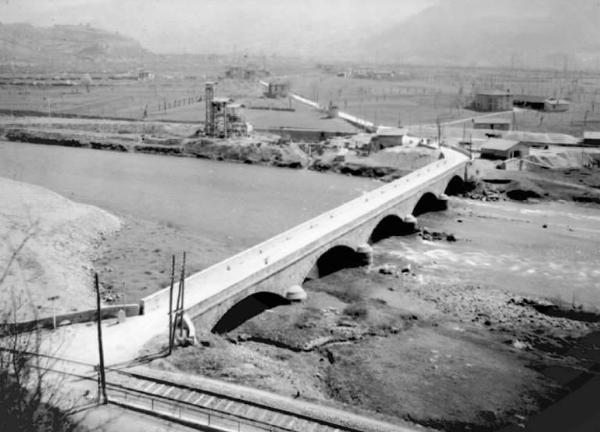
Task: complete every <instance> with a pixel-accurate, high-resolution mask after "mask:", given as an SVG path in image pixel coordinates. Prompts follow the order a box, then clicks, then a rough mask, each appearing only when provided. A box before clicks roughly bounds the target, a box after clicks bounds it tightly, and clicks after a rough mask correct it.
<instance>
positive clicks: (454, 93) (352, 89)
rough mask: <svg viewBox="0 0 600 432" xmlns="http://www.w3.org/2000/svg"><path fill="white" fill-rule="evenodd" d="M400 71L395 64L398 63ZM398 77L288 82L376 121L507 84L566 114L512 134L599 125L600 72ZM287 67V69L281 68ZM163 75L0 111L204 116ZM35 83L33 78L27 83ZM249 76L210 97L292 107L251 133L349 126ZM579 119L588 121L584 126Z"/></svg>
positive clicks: (523, 116) (546, 116) (417, 115)
mask: <svg viewBox="0 0 600 432" xmlns="http://www.w3.org/2000/svg"><path fill="white" fill-rule="evenodd" d="M397 69H401V68H400V67H398V68H397ZM407 71H408V72H406V73H404V74H402V75H401V78H398V79H396V80H390V81H386V80H376V79H347V78H342V77H338V76H336V75H335V74H333V73H326V72H324V71H321V70H319V69H317V68H312V69H309V68H304V69H302V70H301V71H300V69H297V72H296V73H295V74H291V75H290V74H288V75H282V76H280V77H279V78H278V79H286V80H289V81H290V83H291V85H292V91H293V92H295V93H298V94H300V95H302V96H305V97H307V98H309V99H312V100H315V101H318V102H319V103H320V104H321V105H322V106H327V105H328V104H329V103H330V102H331V103H333V104H335V105H337V106H338V107H339V108H340V109H341V110H343V111H346V112H348V113H350V114H353V115H355V116H358V117H360V118H364V119H367V120H370V121H373V122H374V123H376V124H382V125H388V126H396V125H399V124H401V125H419V124H433V123H435V122H436V121H437V120H438V119H439V120H440V121H441V122H449V121H455V120H457V119H470V118H472V117H474V116H476V115H478V113H475V112H473V111H470V110H468V109H465V107H466V106H468V104H469V101H470V98H471V97H472V93H473V92H474V91H477V90H478V89H489V88H496V89H511V92H512V93H527V94H537V95H545V96H547V97H558V98H567V99H569V100H570V101H571V109H570V111H569V112H566V113H541V112H536V111H526V112H519V113H518V114H517V115H516V121H517V127H518V129H519V130H529V131H534V132H559V133H568V134H572V135H575V136H581V135H582V133H583V130H584V129H585V130H600V78H599V77H596V76H593V75H589V74H584V73H577V72H572V73H559V72H556V71H517V70H487V69H467V68H464V69H456V68H454V69H451V68H425V67H422V68H407ZM288 72H294V71H288ZM189 78H190V77H186V76H183V75H178V76H172V75H160V76H159V77H158V78H157V79H156V80H154V81H135V80H112V79H107V78H101V79H95V80H94V82H93V84H92V85H90V86H89V88H87V89H86V88H85V86H82V85H77V86H71V87H67V86H63V87H53V86H47V85H46V86H45V85H40V84H38V85H29V86H23V85H18V86H17V85H9V84H4V85H0V110H2V111H4V112H8V113H10V112H11V111H34V112H38V113H44V114H47V115H48V114H49V115H83V116H94V117H109V118H127V119H140V120H141V119H143V118H144V117H146V118H147V119H150V120H168V121H184V122H202V121H203V119H204V102H203V101H202V100H200V98H202V97H203V96H204V79H203V78H202V79H201V78H199V77H196V79H189ZM31 82H32V84H33V80H32V81H31ZM263 91H264V89H263V88H262V87H261V86H260V85H259V84H258V83H257V82H254V81H242V80H231V79H221V80H219V81H218V85H217V90H216V94H217V95H218V96H229V97H232V98H233V99H235V100H236V101H238V102H241V103H243V104H245V105H246V106H247V107H252V106H254V107H256V106H259V107H269V106H272V107H279V108H290V107H291V108H294V109H295V111H294V112H290V111H276V110H256V109H247V110H246V116H247V119H248V121H250V122H251V123H253V124H254V125H255V127H256V128H258V129H278V128H286V127H287V128H297V129H310V130H323V131H326V132H344V133H348V132H353V131H355V129H354V128H353V127H351V126H349V125H348V124H346V123H345V122H343V121H341V120H338V119H326V118H324V115H323V114H322V113H320V112H318V111H316V110H313V109H311V108H309V107H306V106H304V105H302V104H299V103H295V102H290V101H289V100H288V99H279V100H273V99H264V98H262V93H263ZM584 120H585V124H584Z"/></svg>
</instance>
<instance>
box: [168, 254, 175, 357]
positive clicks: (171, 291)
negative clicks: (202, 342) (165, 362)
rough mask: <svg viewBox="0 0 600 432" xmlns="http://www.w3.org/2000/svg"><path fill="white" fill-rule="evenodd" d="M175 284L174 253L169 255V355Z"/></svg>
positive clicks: (171, 338)
mask: <svg viewBox="0 0 600 432" xmlns="http://www.w3.org/2000/svg"><path fill="white" fill-rule="evenodd" d="M174 285H175V255H173V256H172V257H171V287H170V289H169V355H171V353H172V352H173V288H174Z"/></svg>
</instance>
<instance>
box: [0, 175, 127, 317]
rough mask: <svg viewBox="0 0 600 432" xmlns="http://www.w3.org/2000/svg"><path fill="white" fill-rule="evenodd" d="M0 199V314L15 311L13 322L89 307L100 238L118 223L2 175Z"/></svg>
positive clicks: (90, 208)
mask: <svg viewBox="0 0 600 432" xmlns="http://www.w3.org/2000/svg"><path fill="white" fill-rule="evenodd" d="M0 196H2V207H1V208H0V239H2V242H1V244H0V261H1V262H2V264H3V267H2V269H1V271H0V275H1V274H4V272H6V277H5V279H4V280H2V281H0V283H1V285H2V289H1V290H0V304H1V306H0V310H2V311H9V310H13V309H14V308H15V307H16V309H17V311H16V313H17V314H18V316H17V320H18V321H24V320H30V319H34V318H36V317H46V316H51V315H52V313H53V312H56V313H67V312H73V311H78V310H82V309H91V308H93V307H94V305H95V295H94V289H93V280H92V269H93V264H92V262H93V260H94V258H95V257H96V256H97V254H98V248H99V245H100V243H101V242H102V240H103V239H105V238H106V237H107V236H109V235H110V234H112V233H114V232H116V231H117V230H118V229H119V228H120V226H121V222H120V220H119V219H118V218H117V217H115V216H113V215H112V214H110V213H108V212H106V211H104V210H101V209H99V208H97V207H93V206H90V205H85V204H80V203H75V202H73V201H71V200H68V199H66V198H64V197H62V196H60V195H58V194H56V193H54V192H52V191H50V190H48V189H45V188H42V187H39V186H34V185H31V184H26V183H22V182H17V181H14V180H10V179H6V178H2V177H0ZM13 296H14V297H13ZM52 298H54V299H55V300H54V301H53V300H50V299H52ZM11 319H12V317H11Z"/></svg>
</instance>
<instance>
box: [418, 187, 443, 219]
mask: <svg viewBox="0 0 600 432" xmlns="http://www.w3.org/2000/svg"><path fill="white" fill-rule="evenodd" d="M445 209H446V202H445V201H442V200H439V199H438V198H437V197H436V196H435V195H434V194H432V193H431V192H427V193H426V194H424V195H423V196H422V197H421V199H419V201H418V202H417V205H415V208H414V209H413V212H412V214H413V216H420V215H422V214H424V213H429V212H437V211H442V210H445Z"/></svg>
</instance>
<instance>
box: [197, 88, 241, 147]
mask: <svg viewBox="0 0 600 432" xmlns="http://www.w3.org/2000/svg"><path fill="white" fill-rule="evenodd" d="M215 86H216V83H214V82H207V83H206V85H205V101H206V113H205V115H206V118H205V121H204V134H205V135H206V136H209V137H218V138H228V137H230V136H243V135H248V134H250V133H251V132H252V125H250V124H249V123H247V122H246V121H245V119H244V116H243V114H242V112H241V109H242V108H243V106H242V105H240V104H236V103H233V99H231V98H228V97H216V96H215Z"/></svg>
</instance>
